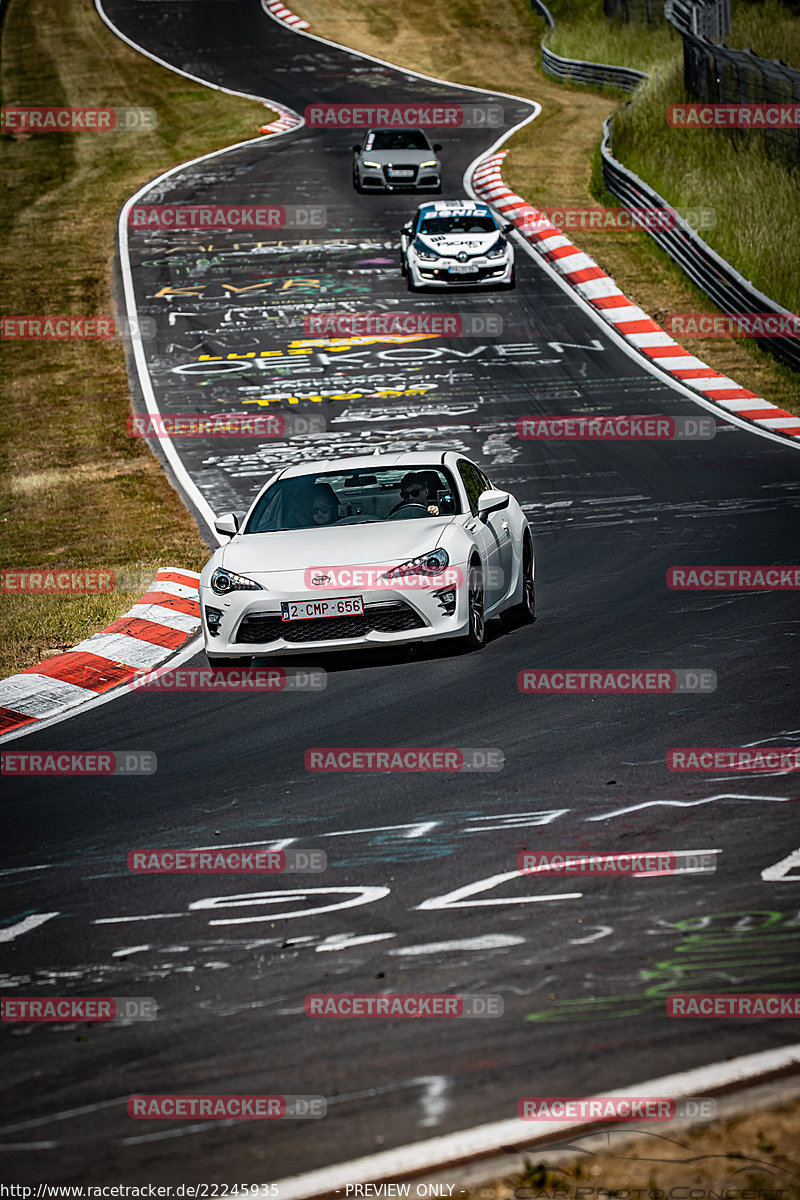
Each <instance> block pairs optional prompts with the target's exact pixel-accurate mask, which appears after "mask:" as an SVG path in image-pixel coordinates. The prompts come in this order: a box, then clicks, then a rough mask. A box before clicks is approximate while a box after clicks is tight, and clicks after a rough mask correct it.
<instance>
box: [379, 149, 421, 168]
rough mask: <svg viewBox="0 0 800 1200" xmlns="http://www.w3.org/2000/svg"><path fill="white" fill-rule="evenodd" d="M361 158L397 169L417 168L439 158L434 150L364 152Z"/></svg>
mask: <svg viewBox="0 0 800 1200" xmlns="http://www.w3.org/2000/svg"><path fill="white" fill-rule="evenodd" d="M361 157H362V159H364V158H366V159H367V161H368V162H378V163H380V164H381V165H383V164H384V163H391V164H392V165H393V166H395V167H403V166H406V167H416V166H419V164H420V163H421V162H428V161H429V160H430V159H433V158H436V157H437V156H436V154H435V153H434V152H433V150H362V151H361Z"/></svg>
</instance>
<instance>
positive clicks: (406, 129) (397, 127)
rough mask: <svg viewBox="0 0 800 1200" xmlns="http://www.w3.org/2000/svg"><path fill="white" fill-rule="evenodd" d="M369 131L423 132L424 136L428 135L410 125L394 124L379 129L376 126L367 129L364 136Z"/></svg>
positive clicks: (423, 131)
mask: <svg viewBox="0 0 800 1200" xmlns="http://www.w3.org/2000/svg"><path fill="white" fill-rule="evenodd" d="M371 133H424V134H425V137H427V136H428V135H427V133H425V130H424V129H414V128H413V126H411V125H395V127H394V128H393V129H381V128H380V127H379V126H376V128H375V129H368V130H367V132H366V133H365V134H364V137H368V136H369V134H371Z"/></svg>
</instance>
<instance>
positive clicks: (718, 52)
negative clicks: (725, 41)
mask: <svg viewBox="0 0 800 1200" xmlns="http://www.w3.org/2000/svg"><path fill="white" fill-rule="evenodd" d="M728 5H729V0H716V2H715V3H714V4H709V5H698V4H692V3H687V2H686V0H667V3H666V4H665V5H664V15H665V17H666V18H667V20H668V21H669V23H670V24H671V25H672V26H673V28H675V29H677V31H678V33H679V34H680V35H681V37H682V38H683V82H684V86H685V88H686V91H687V93H688V95H690V96H695V97H696V98H697V99H698V100H704V101H706V102H710V103H712V104H717V103H720V104H789V105H796V104H797V103H798V101H800V71H798V70H795V69H794V68H793V67H788V66H787V65H786V63H784V62H781V61H780V59H777V58H773V59H767V58H761V56H760V55H758V54H756V53H755V52H754V51H753V50H735V49H733V48H732V47H730V46H725V45H721V44H719V45H718V44H717V42H716V41H715V39H718V38H721V37H724V36H725V34H726V33H727V32H728V31H729V29H730V9H729V6H728ZM760 133H761V136H762V137H763V138H764V140H765V142H766V145H767V149H768V151H769V152H770V153H771V154H775V155H778V156H779V157H780V158H782V159H783V160H784V162H785V163H786V164H787V165H788V166H790V167H795V168H796V167H797V166H798V164H800V129H796V128H792V127H791V126H790V127H788V128H769V127H766V128H763V129H761V130H760ZM730 136H732V137H737V136H738V137H752V132H751V131H750V130H743V131H740V132H739V133H738V134H737V133H735V132H733V131H731V134H730Z"/></svg>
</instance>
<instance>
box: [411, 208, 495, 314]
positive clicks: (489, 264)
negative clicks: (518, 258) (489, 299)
mask: <svg viewBox="0 0 800 1200" xmlns="http://www.w3.org/2000/svg"><path fill="white" fill-rule="evenodd" d="M513 228H514V226H513V225H511V224H504V225H499V224H498V223H497V220H496V219H495V216H494V213H493V212H492V210H491V209H490V208H489V206H488V205H487V204H480V203H479V202H476V201H474V200H434V201H432V202H429V203H428V204H421V205H420V207H419V208H418V209H417V211H416V212H415V214H414V217H413V219H412V220H411V221H409V222H408V224H406V225H404V226H403V228H402V229H401V231H400V266H401V269H402V272H403V274H404V275H405V276H406V278H407V280H408V290H409V291H410V292H415V291H417V289H418V288H421V287H450V286H452V285H453V284H457V285H458V286H459V287H463V285H464V284H472V285H476V284H479V285H483V286H495V287H498V286H499V287H505V288H513V286H514V247H513V246H512V244H511V242H510V241H509V240H508V238H507V237H506V234H507V233H510V232H511V230H512V229H513Z"/></svg>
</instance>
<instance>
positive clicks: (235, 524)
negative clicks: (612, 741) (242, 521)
mask: <svg viewBox="0 0 800 1200" xmlns="http://www.w3.org/2000/svg"><path fill="white" fill-rule="evenodd" d="M214 528H215V529H216V531H217V533H222V534H225V536H226V537H233V535H234V534H235V533H238V532H239V514H238V513H223V514H222V516H221V517H217V519H216V521H215V522H214Z"/></svg>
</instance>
